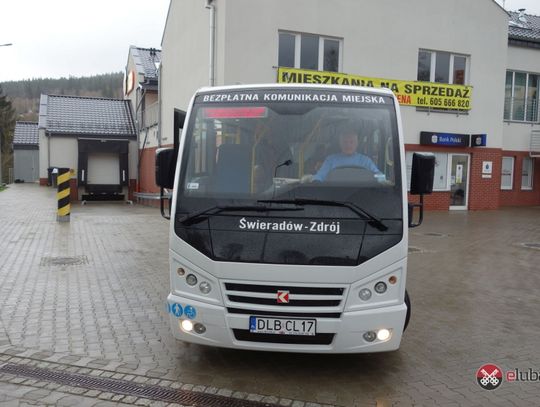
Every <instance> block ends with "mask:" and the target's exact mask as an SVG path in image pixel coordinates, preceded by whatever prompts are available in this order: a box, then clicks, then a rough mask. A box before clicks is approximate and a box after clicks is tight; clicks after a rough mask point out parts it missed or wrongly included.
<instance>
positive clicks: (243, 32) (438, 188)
mask: <svg viewBox="0 0 540 407" xmlns="http://www.w3.org/2000/svg"><path fill="white" fill-rule="evenodd" d="M212 16H213V19H212ZM518 17H519V16H518ZM513 18H517V17H515V15H513V14H511V13H510V14H509V13H507V12H506V11H505V10H504V9H503V8H502V7H500V6H499V5H498V4H497V3H496V2H495V1H493V0H479V1H474V2H471V1H467V0H450V1H445V2H434V1H430V0H413V1H410V2H396V1H392V0H371V1H363V2H358V1H355V0H339V1H332V2H328V1H324V0H298V1H295V2H290V1H285V0H260V1H257V2H253V1H250V0H235V1H226V0H214V1H210V0H209V1H207V2H206V4H201V2H200V1H196V0H186V1H183V2H181V4H180V2H177V1H171V3H170V8H169V14H168V18H167V22H166V26H165V31H164V35H163V42H162V65H161V89H162V92H161V96H160V98H161V111H160V118H161V137H162V139H161V140H162V141H163V142H164V143H167V142H168V143H169V144H170V143H171V139H172V135H173V134H174V132H175V131H178V129H177V128H176V127H175V126H174V112H175V111H178V110H185V109H187V106H188V104H189V100H190V98H191V96H192V94H193V93H194V91H195V90H196V89H197V88H199V87H201V86H207V85H208V84H209V83H210V82H211V81H213V84H215V85H231V84H239V83H241V84H250V83H272V82H289V83H291V82H293V83H294V82H303V83H321V82H328V83H339V84H354V85H367V86H384V87H389V88H391V89H392V90H393V91H394V92H395V93H396V94H397V96H398V99H399V101H400V104H401V113H402V119H403V128H404V134H405V143H406V146H405V147H406V151H407V154H406V155H407V163H408V167H410V161H411V158H412V153H413V152H414V151H428V152H432V153H434V154H435V156H436V162H437V163H436V172H435V183H434V193H433V194H432V195H431V196H429V197H427V198H426V206H427V208H430V209H440V210H448V209H472V210H476V209H495V208H498V207H500V206H504V205H538V204H540V184H539V183H538V182H539V181H538V180H536V178H538V177H536V178H535V177H534V173H535V172H537V173H538V171H540V168H538V165H540V163H538V160H536V161H535V160H534V158H533V157H531V147H530V144H531V131H532V129H535V128H536V126H537V125H538V115H537V112H538V105H537V104H536V107H535V108H536V116H534V114H532V113H529V116H523V117H524V119H523V120H516V119H515V117H512V119H509V118H508V112H507V110H508V107H507V104H505V98H507V97H508V92H509V91H508V76H509V75H510V73H512V75H514V76H513V78H514V79H513V80H514V81H515V77H516V76H515V75H516V74H514V72H519V74H518V75H517V78H518V81H519V80H522V79H523V77H522V75H521V73H523V72H525V73H527V74H530V75H526V79H525V80H527V81H528V80H533V81H534V75H535V73H538V72H540V63H539V58H540V48H539V47H538V45H539V44H540V34H538V32H537V35H536V36H535V35H534V32H535V28H534V26H533V24H529V25H528V26H527V27H526V28H520V30H521V31H523V30H527V32H528V33H530V32H532V33H533V35H531V36H528V37H527V39H526V40H523V39H522V40H521V42H520V43H519V44H518V43H517V42H516V41H517V40H518V38H516V37H515V36H513V35H514V34H513V31H512V26H510V27H511V28H510V32H509V21H510V22H511V21H512V19H513ZM530 19H531V20H532V17H531V18H530ZM534 21H536V20H534ZM389 22H391V23H389ZM509 34H510V36H509ZM211 38H213V39H214V41H210V40H211ZM509 41H510V42H509ZM212 42H213V43H214V49H213V52H210V51H209V49H210V48H209V46H210V44H211V43H212ZM204 45H208V46H204ZM210 55H212V56H213V58H210ZM212 61H213V62H212ZM211 65H212V68H210V66H211ZM531 78H533V79H531ZM512 83H513V84H514V88H512V89H511V91H512V92H513V93H512V95H513V97H514V105H512V106H513V107H514V110H513V113H512V114H514V112H517V110H516V106H517V105H516V103H515V97H516V96H515V95H516V92H518V93H519V92H520V91H521V88H519V89H517V88H516V87H515V83H516V82H512ZM527 83H529V82H527ZM505 84H506V88H505ZM527 89H529V93H528V96H527V97H530V96H531V95H532V94H533V93H531V92H532V89H533V86H532V85H530V87H529V88H527ZM535 89H537V88H535ZM535 92H536V90H535ZM520 95H521V94H520ZM535 95H536V96H534V97H535V98H536V99H535V100H538V95H537V94H535ZM527 100H528V99H527ZM533 110H534V109H533ZM527 118H528V119H530V120H527ZM533 155H534V154H533ZM510 158H512V160H510ZM510 161H512V164H510ZM510 167H511V168H512V171H511V175H510V178H512V181H513V184H512V187H511V188H508V185H507V184H508V172H509V171H510V170H509V168H510ZM526 171H528V172H526ZM525 174H530V175H525ZM527 177H528V178H527Z"/></svg>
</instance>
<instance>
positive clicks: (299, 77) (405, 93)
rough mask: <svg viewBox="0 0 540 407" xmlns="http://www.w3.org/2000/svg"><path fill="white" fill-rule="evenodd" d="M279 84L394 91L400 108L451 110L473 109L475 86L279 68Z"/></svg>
mask: <svg viewBox="0 0 540 407" xmlns="http://www.w3.org/2000/svg"><path fill="white" fill-rule="evenodd" d="M277 81H278V83H313V84H323V85H324V84H327V85H350V86H351V85H352V86H367V87H371V88H388V89H390V90H391V91H392V92H394V94H395V95H396V97H397V99H398V101H399V104H400V105H405V106H418V107H429V108H437V109H449V110H470V109H471V94H472V86H464V85H450V84H447V83H435V82H418V81H402V80H395V79H383V78H371V77H367V76H359V75H350V74H345V73H338V72H326V71H312V70H309V69H297V68H283V67H279V68H278V79H277Z"/></svg>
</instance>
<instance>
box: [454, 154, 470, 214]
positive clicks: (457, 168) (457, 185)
mask: <svg viewBox="0 0 540 407" xmlns="http://www.w3.org/2000/svg"><path fill="white" fill-rule="evenodd" d="M449 163H450V209H457V210H466V209H467V207H468V202H469V155H468V154H451V159H450V160H449Z"/></svg>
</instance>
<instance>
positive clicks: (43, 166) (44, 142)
mask: <svg viewBox="0 0 540 407" xmlns="http://www.w3.org/2000/svg"><path fill="white" fill-rule="evenodd" d="M38 134H39V178H47V176H48V174H47V168H48V167H50V166H49V160H48V151H49V139H48V137H46V136H45V129H38Z"/></svg>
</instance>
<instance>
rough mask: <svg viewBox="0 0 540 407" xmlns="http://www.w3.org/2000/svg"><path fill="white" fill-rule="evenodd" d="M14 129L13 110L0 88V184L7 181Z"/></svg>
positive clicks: (11, 161) (10, 164)
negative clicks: (0, 166)
mask: <svg viewBox="0 0 540 407" xmlns="http://www.w3.org/2000/svg"><path fill="white" fill-rule="evenodd" d="M14 128H15V110H14V109H13V107H12V106H11V102H10V101H9V99H8V98H7V96H5V95H4V91H3V90H2V88H1V87H0V163H1V165H2V168H1V171H0V174H1V178H0V184H1V183H3V182H5V181H7V177H8V168H10V167H11V166H12V163H13V146H12V143H13V131H14Z"/></svg>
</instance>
